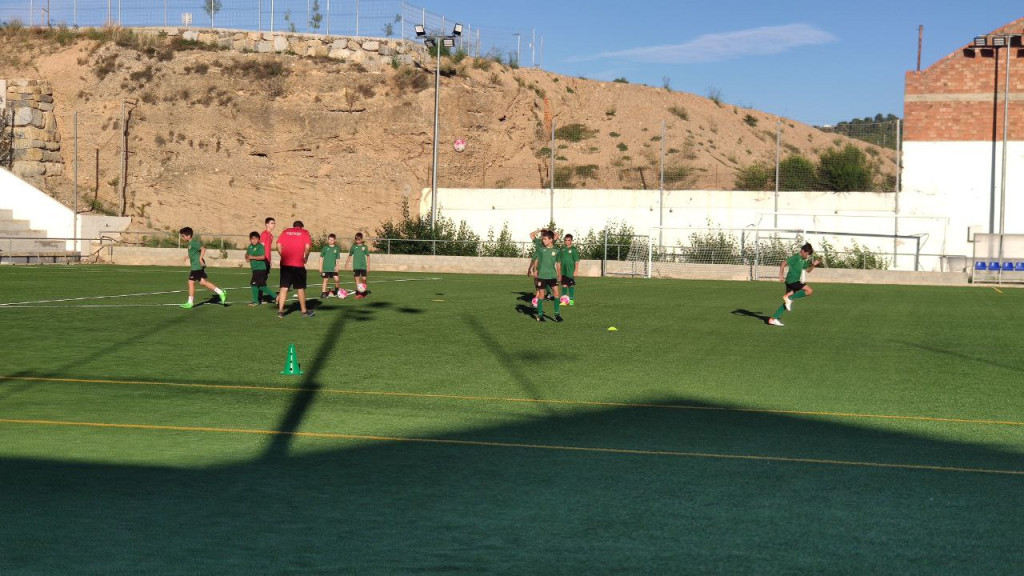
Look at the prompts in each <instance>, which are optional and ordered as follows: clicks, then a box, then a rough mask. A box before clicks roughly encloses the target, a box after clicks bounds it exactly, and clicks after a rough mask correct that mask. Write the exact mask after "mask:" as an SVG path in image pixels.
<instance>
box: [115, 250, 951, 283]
mask: <svg viewBox="0 0 1024 576" xmlns="http://www.w3.org/2000/svg"><path fill="white" fill-rule="evenodd" d="M102 254H103V257H104V259H105V260H107V261H110V262H111V263H113V264H120V265H127V266H181V267H182V270H184V269H185V267H186V266H187V261H186V253H185V250H184V249H182V248H139V247H134V246H112V247H109V248H108V249H105V250H103V251H102ZM206 265H207V266H208V267H210V268H245V269H248V267H249V265H248V264H247V263H246V262H245V252H244V251H243V250H226V251H223V252H222V251H220V250H216V249H207V251H206ZM528 265H529V260H528V259H526V258H474V257H469V256H412V255H407V254H373V255H372V256H371V257H370V274H371V276H372V275H373V273H374V272H421V273H427V274H503V275H513V276H515V275H525V274H526V268H527V266H528ZM319 267H320V255H319V254H311V255H310V257H309V262H308V263H307V264H306V268H307V269H308V270H310V271H314V270H319ZM577 275H578V276H579V277H583V278H588V277H590V278H592V277H597V276H600V275H601V262H600V261H598V260H583V261H581V262H580V268H579V273H578V274H577ZM343 276H344V272H343ZM655 276H657V277H659V278H677V279H701V280H748V279H749V278H750V268H749V267H747V266H733V265H724V264H722V265H715V264H704V265H694V266H687V267H685V268H684V267H679V268H678V269H677V270H656V273H655ZM762 277H766V278H773V276H772V275H771V271H767V272H764V271H763V273H762ZM968 278H969V275H968V274H966V273H957V272H905V271H899V270H840V269H817V270H815V271H814V273H813V277H812V278H810V280H811V282H813V283H845V284H905V285H922V286H925V285H927V286H964V285H967V283H968Z"/></svg>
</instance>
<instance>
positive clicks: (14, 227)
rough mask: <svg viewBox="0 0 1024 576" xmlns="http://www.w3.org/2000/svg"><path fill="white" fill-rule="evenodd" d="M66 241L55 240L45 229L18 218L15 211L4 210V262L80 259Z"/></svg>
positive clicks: (0, 241) (0, 212)
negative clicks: (70, 249)
mask: <svg viewBox="0 0 1024 576" xmlns="http://www.w3.org/2000/svg"><path fill="white" fill-rule="evenodd" d="M77 258H78V255H77V254H76V253H74V252H68V250H67V247H66V242H64V241H63V240H51V239H48V238H47V237H46V232H45V231H44V230H34V229H33V228H32V225H31V223H30V222H29V221H28V220H19V219H17V218H15V217H14V211H13V210H4V209H0V263H4V264H12V263H44V262H67V261H76V260H77Z"/></svg>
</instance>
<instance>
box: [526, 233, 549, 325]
mask: <svg viewBox="0 0 1024 576" xmlns="http://www.w3.org/2000/svg"><path fill="white" fill-rule="evenodd" d="M545 232H548V230H546V229H544V228H538V229H537V230H534V231H533V232H530V242H532V243H533V252H532V254H531V260H530V266H529V267H528V268H527V269H526V275H527V276H529V277H530V278H531V279H532V280H533V283H534V284H536V283H537V266H536V261H535V260H533V259H532V257H533V255H536V254H537V251H538V250H541V249H543V248H544V240H543V234H544V233H545ZM552 234H554V232H552ZM552 237H553V236H552ZM544 299H545V300H552V299H553V298H552V297H551V290H547V291H545V294H544ZM533 305H534V306H536V305H537V303H536V302H534V303H533Z"/></svg>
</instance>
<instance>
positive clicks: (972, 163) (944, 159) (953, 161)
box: [900, 142, 1024, 245]
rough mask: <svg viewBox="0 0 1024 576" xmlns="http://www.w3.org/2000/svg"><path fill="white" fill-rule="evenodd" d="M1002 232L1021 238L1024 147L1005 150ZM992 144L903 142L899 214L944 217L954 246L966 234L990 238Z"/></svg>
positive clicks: (1017, 145)
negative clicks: (911, 212) (924, 213)
mask: <svg viewBox="0 0 1024 576" xmlns="http://www.w3.org/2000/svg"><path fill="white" fill-rule="evenodd" d="M1006 152H1007V162H1006V167H1007V171H1006V229H1005V231H1006V232H1007V233H1008V234H1024V142H1009V143H1008V145H1007V148H1006ZM1002 154H1003V149H1002V142H998V143H996V146H995V163H996V164H995V168H996V172H995V181H994V189H995V203H994V206H995V230H994V231H995V232H998V231H999V201H1000V196H1001V194H1000V187H1001V177H1002ZM992 155H993V146H992V142H905V143H904V145H903V190H904V194H903V195H902V196H901V198H902V199H901V206H900V209H901V212H904V211H905V210H917V211H923V210H929V211H932V212H938V213H943V214H948V215H949V218H950V229H951V230H952V231H954V234H955V239H956V240H957V241H958V244H964V245H966V242H967V230H968V228H969V227H972V226H974V227H977V230H978V231H979V232H989V212H990V206H992V205H993V203H992V190H993V178H992Z"/></svg>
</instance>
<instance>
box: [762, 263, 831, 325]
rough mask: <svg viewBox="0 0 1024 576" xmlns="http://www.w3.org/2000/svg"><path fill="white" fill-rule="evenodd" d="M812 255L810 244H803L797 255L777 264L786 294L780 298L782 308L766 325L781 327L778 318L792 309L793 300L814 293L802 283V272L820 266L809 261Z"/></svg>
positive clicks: (780, 307)
mask: <svg viewBox="0 0 1024 576" xmlns="http://www.w3.org/2000/svg"><path fill="white" fill-rule="evenodd" d="M813 254H814V248H813V247H811V245H810V244H804V245H803V246H801V247H800V253H799V254H793V255H792V256H790V257H789V258H788V259H786V261H785V262H783V263H782V264H779V281H780V282H785V283H786V294H785V295H783V296H782V306H779V309H778V310H776V311H775V314H772V317H771V318H769V319H768V324H770V325H772V326H782V325H783V324H782V322H781V321H779V317H780V316H782V313H783V312H785V311H786V310H792V309H793V300H798V299H800V298H804V297H807V296H810V295H811V294H813V293H814V290H813V289H812V288H811V287H810V286H809V285H807V284H804V282H803V272H804V270H806V271H807V272H811V271H813V270H814V268H815V267H817V266H820V265H821V261H820V260H814V261H812V260H811V256H812V255H813Z"/></svg>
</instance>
